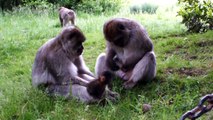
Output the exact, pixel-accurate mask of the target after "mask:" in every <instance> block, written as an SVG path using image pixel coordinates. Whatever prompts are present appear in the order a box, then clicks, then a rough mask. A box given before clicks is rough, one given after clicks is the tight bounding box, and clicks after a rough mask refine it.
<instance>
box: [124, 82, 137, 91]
mask: <svg viewBox="0 0 213 120" xmlns="http://www.w3.org/2000/svg"><path fill="white" fill-rule="evenodd" d="M135 85H136V82H134V81H132V80H128V81H126V82H125V83H124V84H123V87H124V88H125V89H131V88H133V87H134V86H135Z"/></svg>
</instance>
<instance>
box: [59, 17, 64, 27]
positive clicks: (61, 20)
mask: <svg viewBox="0 0 213 120" xmlns="http://www.w3.org/2000/svg"><path fill="white" fill-rule="evenodd" d="M59 20H60V23H61V27H63V19H62V18H61V17H59Z"/></svg>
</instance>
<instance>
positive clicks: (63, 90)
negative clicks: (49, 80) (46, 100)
mask: <svg viewBox="0 0 213 120" xmlns="http://www.w3.org/2000/svg"><path fill="white" fill-rule="evenodd" d="M46 92H47V94H48V95H50V96H62V97H64V98H65V99H66V98H69V97H70V84H69V83H67V84H64V85H63V84H61V85H57V84H50V85H48V86H47V88H46Z"/></svg>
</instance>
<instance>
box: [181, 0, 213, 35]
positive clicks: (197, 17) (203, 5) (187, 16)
mask: <svg viewBox="0 0 213 120" xmlns="http://www.w3.org/2000/svg"><path fill="white" fill-rule="evenodd" d="M178 1H179V4H180V5H181V8H180V10H179V11H178V15H179V16H182V18H183V20H182V23H184V24H185V25H186V27H187V28H188V31H189V32H195V33H199V32H205V31H207V30H209V29H210V30H212V29H213V15H212V14H213V9H212V8H213V3H212V2H211V1H210V0H203V1H199V0H178Z"/></svg>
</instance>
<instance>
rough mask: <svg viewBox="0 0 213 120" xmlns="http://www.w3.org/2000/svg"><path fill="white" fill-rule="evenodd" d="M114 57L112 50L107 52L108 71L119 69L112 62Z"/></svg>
mask: <svg viewBox="0 0 213 120" xmlns="http://www.w3.org/2000/svg"><path fill="white" fill-rule="evenodd" d="M115 55H116V52H115V51H114V50H113V49H108V50H107V55H106V66H107V67H109V69H111V70H113V71H117V70H118V69H119V66H118V65H117V64H116V62H115V61H114V60H113V58H114V57H115Z"/></svg>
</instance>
